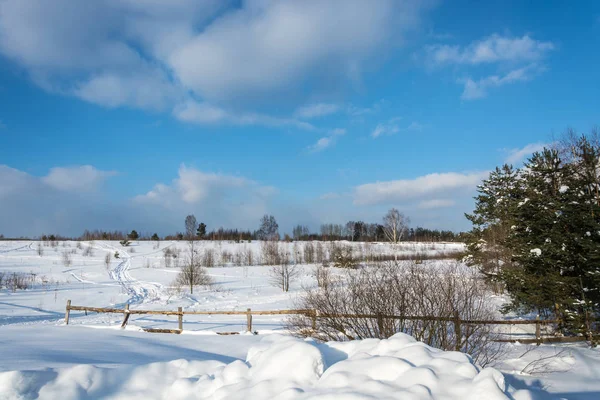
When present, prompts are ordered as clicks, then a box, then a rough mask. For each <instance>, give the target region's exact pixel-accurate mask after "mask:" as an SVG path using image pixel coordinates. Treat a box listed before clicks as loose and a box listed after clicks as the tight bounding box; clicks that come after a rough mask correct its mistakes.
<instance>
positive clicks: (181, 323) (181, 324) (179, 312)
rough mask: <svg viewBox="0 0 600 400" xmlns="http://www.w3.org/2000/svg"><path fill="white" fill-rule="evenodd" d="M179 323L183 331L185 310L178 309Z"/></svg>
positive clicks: (180, 329)
mask: <svg viewBox="0 0 600 400" xmlns="http://www.w3.org/2000/svg"><path fill="white" fill-rule="evenodd" d="M177 322H179V331H180V332H181V331H183V308H181V307H178V308H177Z"/></svg>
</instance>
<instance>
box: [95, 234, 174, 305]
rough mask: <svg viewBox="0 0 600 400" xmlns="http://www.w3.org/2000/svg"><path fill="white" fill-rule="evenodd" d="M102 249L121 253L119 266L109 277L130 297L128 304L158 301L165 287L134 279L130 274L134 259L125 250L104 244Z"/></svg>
mask: <svg viewBox="0 0 600 400" xmlns="http://www.w3.org/2000/svg"><path fill="white" fill-rule="evenodd" d="M100 246H101V248H102V249H103V250H105V251H109V252H112V253H114V252H115V251H118V252H119V260H120V262H119V264H118V265H117V266H116V267H115V268H112V269H110V270H109V275H110V278H111V279H112V280H114V281H115V282H117V283H119V284H120V285H121V287H122V288H123V289H124V290H125V291H126V292H127V294H128V295H129V296H130V298H129V300H127V302H126V304H142V303H145V302H149V301H153V300H157V299H159V298H160V294H161V292H162V290H163V286H162V285H161V284H159V283H154V282H144V281H139V280H137V279H135V278H133V277H132V276H131V275H130V274H129V268H131V259H132V258H133V257H132V256H131V255H129V253H127V252H126V251H125V250H124V249H117V248H116V247H114V246H111V245H109V244H106V243H102V244H101V245H100Z"/></svg>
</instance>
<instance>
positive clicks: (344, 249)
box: [331, 242, 358, 268]
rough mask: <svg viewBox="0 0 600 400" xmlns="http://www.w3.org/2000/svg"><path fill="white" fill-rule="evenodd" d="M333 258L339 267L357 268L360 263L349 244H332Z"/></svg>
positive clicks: (335, 265)
mask: <svg viewBox="0 0 600 400" xmlns="http://www.w3.org/2000/svg"><path fill="white" fill-rule="evenodd" d="M332 243H333V242H332ZM331 260H332V261H333V266H334V267H337V268H356V267H357V265H358V264H357V262H356V260H355V259H354V257H353V254H352V246H348V245H339V246H332V250H331Z"/></svg>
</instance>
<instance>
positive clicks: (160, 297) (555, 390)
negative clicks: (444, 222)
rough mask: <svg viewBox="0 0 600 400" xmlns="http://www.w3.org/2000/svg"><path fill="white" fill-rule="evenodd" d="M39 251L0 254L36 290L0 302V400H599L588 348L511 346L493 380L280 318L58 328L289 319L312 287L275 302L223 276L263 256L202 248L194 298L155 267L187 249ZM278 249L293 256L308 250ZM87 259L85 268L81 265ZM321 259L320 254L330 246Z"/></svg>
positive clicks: (456, 363) (419, 350) (273, 293)
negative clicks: (320, 337)
mask: <svg viewBox="0 0 600 400" xmlns="http://www.w3.org/2000/svg"><path fill="white" fill-rule="evenodd" d="M344 244H347V245H349V246H352V247H353V249H354V251H356V252H359V251H360V252H365V253H366V252H372V253H373V254H388V255H389V254H393V251H394V250H395V249H396V250H398V251H399V252H400V253H401V254H412V255H416V254H429V255H433V254H441V253H447V252H456V251H461V250H464V245H463V244H460V243H402V244H400V245H398V246H390V245H389V244H385V243H374V244H368V245H365V244H362V243H352V242H345V243H344ZM37 245H38V244H37V243H36V242H31V241H21V242H9V241H6V242H2V241H0V274H1V273H10V274H12V273H18V274H24V275H30V274H34V275H35V281H36V282H35V284H34V285H33V286H32V287H30V288H29V289H27V290H17V291H16V292H14V293H13V292H10V291H8V290H6V289H1V290H0V399H5V398H6V399H29V398H41V399H44V398H47V399H49V398H57V397H58V398H65V399H69V398H74V399H78V398H121V399H125V398H169V399H171V398H173V399H177V398H227V399H229V398H233V399H235V398H241V397H242V396H243V397H244V398H246V397H247V398H252V397H254V398H257V399H260V398H273V397H277V398H284V399H286V398H289V399H292V398H302V399H308V398H316V397H318V398H325V399H327V398H331V399H334V398H335V399H339V398H347V399H355V398H356V399H359V398H360V399H367V398H369V399H370V398H403V399H404V398H409V399H421V398H427V399H453V398H461V399H463V398H464V399H470V398H472V399H495V398H498V399H504V398H509V399H550V398H568V399H580V400H590V399H597V398H600V353H599V352H598V350H596V349H589V348H586V347H585V346H584V345H583V344H578V345H567V346H549V345H542V346H539V347H536V348H535V351H529V352H528V353H527V354H525V355H523V353H524V352H525V349H528V347H527V346H522V345H519V344H516V345H507V348H508V349H509V350H510V351H509V353H508V354H507V355H506V356H505V357H504V358H503V359H502V360H501V362H499V363H497V364H496V365H495V367H496V368H497V370H494V369H481V368H480V367H479V366H476V365H474V364H473V363H472V361H471V360H470V358H469V357H468V356H466V355H464V354H461V353H456V352H442V351H439V350H436V349H432V348H429V347H427V346H425V345H424V344H422V343H418V342H415V341H414V340H413V339H412V338H410V337H408V336H406V335H397V336H395V337H393V338H391V339H389V340H381V341H380V340H374V339H369V340H363V341H353V342H346V343H325V344H317V343H315V342H312V341H303V340H299V339H295V338H292V337H290V336H288V335H284V334H285V333H286V331H285V323H284V318H285V316H278V315H269V316H256V315H255V316H254V317H253V330H255V331H257V332H258V333H259V334H258V335H252V334H248V333H246V332H245V330H246V327H245V325H246V320H245V317H244V316H219V315H214V316H188V315H186V316H185V318H184V325H183V326H184V331H183V333H182V334H181V335H169V334H150V333H147V332H143V331H142V328H171V329H174V328H176V327H177V318H176V317H170V316H160V315H159V316H150V315H132V316H131V318H130V321H129V324H128V326H127V329H125V330H121V329H119V326H120V324H121V322H122V318H123V316H122V315H121V314H95V313H89V314H88V315H86V314H85V313H84V312H79V311H72V312H71V320H70V323H69V325H68V326H65V325H64V311H65V304H66V301H67V300H68V299H70V300H71V301H72V304H74V305H87V306H96V307H119V308H120V307H123V306H124V305H125V304H129V305H130V307H131V309H163V310H176V309H177V307H182V308H183V309H184V310H246V309H247V308H252V310H277V309H289V308H293V306H294V301H295V299H296V298H297V297H298V296H299V295H300V294H301V293H302V290H303V289H302V288H303V287H314V286H315V285H316V283H315V278H314V269H315V265H305V264H303V265H299V266H298V268H299V269H300V270H301V274H300V276H299V278H298V279H297V280H296V281H294V282H292V284H291V289H290V292H289V293H283V292H282V291H281V289H279V288H277V287H274V286H273V285H271V284H270V282H269V267H265V266H257V265H254V266H234V265H233V264H232V263H231V262H227V263H225V265H223V263H222V262H221V257H222V255H223V254H224V253H226V252H229V253H231V254H236V253H237V252H239V251H252V252H253V254H254V258H255V259H257V258H258V257H259V256H260V246H261V244H260V242H257V241H253V242H252V243H233V242H202V243H201V244H200V247H201V249H202V251H204V250H206V249H209V248H210V249H213V251H214V252H215V255H216V258H217V265H219V266H218V267H215V268H211V269H209V274H210V275H211V276H212V277H213V279H214V280H215V282H216V285H215V287H214V288H212V289H207V288H197V289H195V290H194V294H193V295H190V294H189V293H187V292H177V291H174V290H173V288H172V282H173V280H174V279H175V277H176V276H177V273H178V271H179V269H178V268H177V267H175V266H171V267H168V266H166V265H165V263H164V257H163V250H164V249H166V248H170V249H172V250H176V249H180V250H181V251H182V254H181V257H183V256H184V253H183V252H185V250H186V244H185V243H183V242H161V243H160V245H159V247H158V248H154V245H155V244H154V243H152V242H139V243H137V242H134V243H133V244H132V246H131V247H128V248H123V247H122V246H120V245H119V243H118V242H109V241H96V242H82V243H81V244H80V245H78V243H76V242H64V243H63V242H61V243H60V244H59V246H58V247H56V248H52V247H49V246H44V247H43V255H42V256H39V255H38V254H37V247H38V246H37ZM281 245H282V246H287V247H288V248H287V250H288V251H289V252H290V253H291V254H294V251H295V249H300V251H301V250H302V247H303V244H302V243H299V244H296V245H295V244H294V243H287V244H284V243H282V244H281ZM79 246H80V247H81V248H79ZM294 246H296V247H294ZM394 247H395V249H394ZM87 248H91V249H92V253H93V254H92V255H89V254H88V255H87V256H86V255H84V253H85V250H86V249H87ZM324 249H325V251H328V249H329V244H327V243H325V244H324ZM115 251H118V252H119V253H120V258H119V259H114V258H113V259H112V260H111V262H110V264H109V266H108V267H107V266H106V265H105V264H104V257H105V255H106V254H111V255H112V254H114V252H115ZM66 252H68V253H69V254H70V255H71V257H72V263H71V265H68V266H65V265H64V264H63V261H62V258H63V253H66ZM447 263H448V262H447V261H444V260H437V261H424V262H423V264H422V265H421V267H422V268H438V269H439V270H440V271H443V270H444V267H445V266H447V265H448V264H447ZM465 268H466V267H465ZM331 271H332V273H333V274H341V273H342V271H339V270H337V269H333V268H332V270H331ZM490 301H492V302H494V303H495V304H496V303H497V304H498V305H500V304H501V303H502V302H504V301H506V299H505V298H504V297H502V296H493V295H490ZM507 317H508V318H511V317H514V316H507ZM503 329H507V330H508V332H509V333H510V335H513V336H522V337H531V335H532V333H533V331H534V327H533V326H528V325H521V326H510V325H509V326H506V327H504V328H503ZM216 332H235V333H239V334H237V335H233V336H221V335H217V334H216ZM565 348H566V349H568V352H569V353H568V354H569V355H568V357H566V356H561V357H554V358H551V361H550V362H549V363H548V364H549V365H545V366H544V368H537V369H535V368H534V371H530V370H531V369H532V368H531V367H529V368H525V367H526V366H527V365H528V364H529V363H530V362H532V361H533V362H535V361H536V360H537V359H543V358H544V357H545V356H546V355H553V354H554V353H558V352H560V351H562V350H563V349H565ZM534 365H535V364H534ZM524 369H525V371H524V372H523V370H524ZM540 371H541V372H540ZM554 396H556V397H554Z"/></svg>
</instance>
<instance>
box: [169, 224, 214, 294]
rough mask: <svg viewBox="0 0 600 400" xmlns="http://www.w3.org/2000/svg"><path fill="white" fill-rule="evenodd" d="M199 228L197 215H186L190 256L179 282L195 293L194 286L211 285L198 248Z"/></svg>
mask: <svg viewBox="0 0 600 400" xmlns="http://www.w3.org/2000/svg"><path fill="white" fill-rule="evenodd" d="M197 229H198V221H197V220H196V217H195V216H194V215H193V214H192V215H188V216H187V217H185V236H186V240H187V241H188V256H187V260H186V263H185V264H184V266H183V268H182V269H181V272H180V273H179V275H178V277H177V281H176V282H177V283H178V284H180V285H185V286H189V288H190V293H191V294H193V293H194V286H202V285H209V284H210V283H211V279H210V277H209V276H208V274H207V273H206V271H205V270H204V269H203V268H202V265H201V263H200V262H201V257H200V254H199V252H198V249H197V248H196V230H197Z"/></svg>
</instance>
